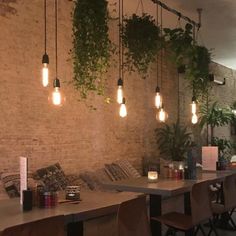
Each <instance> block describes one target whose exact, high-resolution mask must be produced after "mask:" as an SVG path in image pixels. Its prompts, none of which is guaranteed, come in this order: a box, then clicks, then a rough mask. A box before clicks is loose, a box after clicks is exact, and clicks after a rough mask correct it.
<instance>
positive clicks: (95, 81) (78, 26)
mask: <svg viewBox="0 0 236 236" xmlns="http://www.w3.org/2000/svg"><path fill="white" fill-rule="evenodd" d="M112 52H113V47H112V44H111V41H110V39H109V35H108V10H107V1H106V0H99V1H93V0H75V7H74V12H73V60H74V61H73V68H74V77H73V83H74V86H75V88H76V89H77V90H79V91H80V95H81V98H87V95H88V93H89V92H90V91H94V92H96V93H97V94H98V95H104V89H105V82H106V79H105V77H104V74H105V73H106V72H107V69H108V66H109V59H110V57H111V54H112Z"/></svg>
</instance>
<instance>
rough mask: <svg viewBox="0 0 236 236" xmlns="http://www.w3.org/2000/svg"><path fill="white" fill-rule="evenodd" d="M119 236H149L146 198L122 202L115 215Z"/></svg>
mask: <svg viewBox="0 0 236 236" xmlns="http://www.w3.org/2000/svg"><path fill="white" fill-rule="evenodd" d="M117 221H118V222H117V223H118V235H119V236H151V230H150V225H149V221H148V216H147V206H146V197H145V196H143V197H138V198H135V199H132V200H129V201H125V202H122V203H121V205H120V207H119V210H118V215H117Z"/></svg>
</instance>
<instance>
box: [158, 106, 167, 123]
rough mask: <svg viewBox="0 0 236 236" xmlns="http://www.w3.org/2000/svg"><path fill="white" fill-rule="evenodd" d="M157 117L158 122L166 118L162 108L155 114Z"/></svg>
mask: <svg viewBox="0 0 236 236" xmlns="http://www.w3.org/2000/svg"><path fill="white" fill-rule="evenodd" d="M157 116H158V117H157V118H158V119H159V121H160V122H165V121H166V119H167V113H166V112H165V110H164V109H163V108H161V109H160V111H159V112H158V114H157Z"/></svg>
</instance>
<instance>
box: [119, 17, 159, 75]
mask: <svg viewBox="0 0 236 236" xmlns="http://www.w3.org/2000/svg"><path fill="white" fill-rule="evenodd" d="M122 39H123V40H122V41H123V45H124V47H126V48H127V50H126V52H125V56H126V66H127V68H128V70H129V71H135V70H137V71H138V72H139V74H140V75H142V77H143V78H145V77H146V75H147V71H148V68H149V65H150V63H151V62H153V61H155V59H156V55H157V52H158V50H159V49H160V48H161V46H162V45H161V37H160V29H159V27H158V26H157V25H156V24H155V20H154V19H153V17H152V16H150V15H147V14H143V15H142V16H138V15H136V14H133V15H132V16H131V17H130V18H127V19H125V20H124V27H123V35H122Z"/></svg>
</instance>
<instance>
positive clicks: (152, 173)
mask: <svg viewBox="0 0 236 236" xmlns="http://www.w3.org/2000/svg"><path fill="white" fill-rule="evenodd" d="M157 179H158V173H157V171H148V180H149V181H151V182H152V181H156V180H157Z"/></svg>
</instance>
